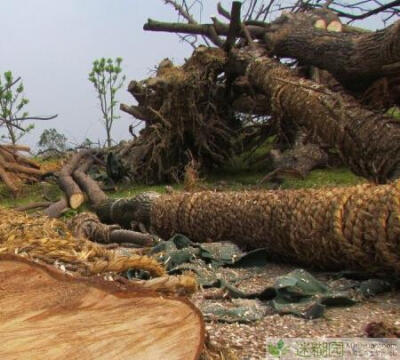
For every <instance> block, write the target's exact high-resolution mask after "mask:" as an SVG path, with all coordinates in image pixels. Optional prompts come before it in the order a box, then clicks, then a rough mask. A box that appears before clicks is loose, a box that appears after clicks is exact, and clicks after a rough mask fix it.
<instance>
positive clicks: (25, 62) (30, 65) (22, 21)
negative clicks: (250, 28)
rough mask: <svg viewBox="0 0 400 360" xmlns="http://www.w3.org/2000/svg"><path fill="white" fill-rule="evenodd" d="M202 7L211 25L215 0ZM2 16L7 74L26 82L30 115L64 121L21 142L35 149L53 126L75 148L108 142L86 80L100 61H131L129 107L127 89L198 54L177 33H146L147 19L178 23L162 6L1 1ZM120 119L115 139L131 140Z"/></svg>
mask: <svg viewBox="0 0 400 360" xmlns="http://www.w3.org/2000/svg"><path fill="white" fill-rule="evenodd" d="M222 2H223V3H225V4H229V3H230V1H222ZM203 3H204V10H203V20H205V21H207V19H208V18H209V16H210V15H211V14H213V13H215V12H216V1H213V0H203ZM227 7H228V8H229V6H227ZM0 14H1V37H0V54H1V58H0V72H1V73H3V72H4V71H7V70H12V72H13V74H14V75H15V77H17V76H21V77H22V79H23V82H24V85H25V94H26V96H27V97H28V98H29V99H30V104H29V105H27V110H28V111H29V113H30V114H32V115H50V114H58V118H57V119H55V120H52V121H47V122H45V121H37V122H35V126H36V128H35V130H34V131H33V132H32V133H31V134H30V135H28V136H26V138H24V139H23V140H22V141H21V142H22V143H25V144H28V145H31V146H34V145H35V144H36V143H37V141H38V139H39V136H40V134H41V133H42V131H43V129H45V128H47V127H55V128H56V129H57V130H58V131H60V132H62V133H64V134H65V135H66V136H67V137H68V139H69V140H71V141H72V142H75V143H80V142H81V141H83V140H84V139H85V138H86V137H88V138H90V139H91V140H94V141H97V140H98V139H100V140H102V141H104V139H105V132H104V130H103V127H102V124H101V115H100V111H99V105H98V102H97V98H96V93H95V90H94V88H93V86H92V84H91V83H90V82H89V81H88V80H87V78H88V73H89V71H90V69H91V64H92V62H93V60H94V59H96V58H100V57H113V58H115V57H117V56H121V57H122V58H123V59H124V61H123V63H122V67H123V71H124V73H125V74H126V75H127V82H126V84H125V86H124V88H123V89H121V90H120V93H119V100H120V101H121V102H125V103H128V104H130V103H132V102H133V100H132V98H131V96H130V94H128V93H127V92H126V90H125V88H126V87H127V85H128V83H129V81H130V80H133V79H136V80H141V79H143V78H145V77H147V76H148V75H149V72H150V70H151V69H152V68H154V66H155V65H156V64H158V63H159V62H160V61H161V60H162V59H163V58H165V57H169V58H172V59H173V60H175V61H176V62H177V63H181V62H182V61H183V59H184V57H185V56H188V55H190V53H191V51H192V49H191V48H190V47H189V46H188V45H186V44H183V43H181V42H179V39H178V38H177V37H176V36H175V35H173V34H163V33H153V32H145V31H143V30H142V27H143V24H144V23H145V22H146V20H147V18H153V19H159V20H164V21H174V20H176V18H177V16H176V14H175V12H174V11H173V10H172V9H171V8H170V7H167V6H165V5H164V4H163V2H162V1H161V0H0ZM120 115H121V119H118V120H117V121H116V123H115V126H114V129H113V137H114V139H115V140H120V139H123V138H129V134H128V130H127V128H128V126H129V124H131V123H132V117H131V116H130V115H127V114H124V113H122V112H121V114H120Z"/></svg>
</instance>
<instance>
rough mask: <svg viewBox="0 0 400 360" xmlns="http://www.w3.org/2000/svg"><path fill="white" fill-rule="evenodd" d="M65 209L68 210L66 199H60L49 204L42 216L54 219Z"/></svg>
mask: <svg viewBox="0 0 400 360" xmlns="http://www.w3.org/2000/svg"><path fill="white" fill-rule="evenodd" d="M66 209H68V201H67V199H66V198H62V199H60V200H58V201H57V202H55V203H53V204H51V205H50V206H49V207H48V208H47V209H46V210H44V211H43V214H44V215H46V216H48V217H49V218H54V219H56V218H59V217H60V216H61V215H62V213H63V212H64V211H65V210H66Z"/></svg>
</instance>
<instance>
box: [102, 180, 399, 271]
mask: <svg viewBox="0 0 400 360" xmlns="http://www.w3.org/2000/svg"><path fill="white" fill-rule="evenodd" d="M140 199H144V202H143V204H144V207H145V209H146V211H145V212H142V213H141V220H140V221H142V222H147V223H150V224H151V227H152V229H153V230H154V231H155V232H156V233H157V234H158V235H159V236H161V237H163V238H169V237H170V236H172V235H173V234H175V233H182V234H185V235H187V236H188V237H189V238H191V239H192V240H193V241H197V242H205V241H209V240H211V241H221V240H229V241H233V242H235V243H236V244H238V245H240V246H242V247H244V248H253V249H254V248H267V250H268V252H269V254H270V256H271V258H273V259H282V260H285V261H290V262H291V263H298V264H302V265H307V266H311V267H317V268H320V269H325V270H329V269H332V270H340V269H342V270H343V269H348V270H350V269H351V270H360V269H362V270H365V271H371V272H389V273H390V272H395V273H396V274H399V273H400V251H399V250H400V243H399V239H400V222H399V219H400V200H399V199H400V185H399V183H396V184H391V185H360V186H354V187H348V188H330V189H318V190H316V189H312V190H280V191H279V190H278V191H263V192H262V191H260V192H256V191H253V192H226V193H224V192H199V193H177V194H173V195H163V196H159V197H154V196H153V197H152V200H151V203H152V204H151V206H150V210H151V211H150V213H149V212H148V208H149V200H150V198H149V197H146V196H144V195H142V196H141V197H137V198H134V199H131V200H126V203H130V204H135V206H136V209H131V211H130V214H138V213H140V208H141V201H140ZM108 206H109V207H110V206H111V207H112V206H113V205H112V203H108ZM115 208H118V203H116V204H115ZM104 213H105V211H104V209H102V214H104ZM143 215H146V216H149V218H147V219H145V218H144V217H143ZM99 216H100V219H101V220H103V218H102V217H101V214H100V213H99ZM123 220H124V221H123V224H127V223H129V219H128V218H127V217H126V218H124V219H123ZM131 220H134V221H135V220H136V219H135V218H131ZM117 221H118V219H117V218H114V220H113V222H117Z"/></svg>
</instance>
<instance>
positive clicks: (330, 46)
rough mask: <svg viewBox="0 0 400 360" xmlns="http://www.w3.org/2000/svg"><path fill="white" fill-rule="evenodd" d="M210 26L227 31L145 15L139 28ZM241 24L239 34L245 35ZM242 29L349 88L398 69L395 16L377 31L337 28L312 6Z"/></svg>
mask: <svg viewBox="0 0 400 360" xmlns="http://www.w3.org/2000/svg"><path fill="white" fill-rule="evenodd" d="M321 24H323V25H322V26H321ZM332 24H335V26H333V25H332ZM330 25H331V26H330ZM338 25H339V26H338ZM211 29H213V31H215V33H216V34H217V35H224V36H227V35H228V32H229V24H223V23H220V22H214V24H204V25H200V24H181V23H165V22H159V21H154V20H148V22H147V23H146V24H145V25H144V30H150V31H162V32H174V33H185V34H200V35H205V36H209V34H210V32H211V31H212V30H211ZM243 29H244V28H242V31H241V32H240V33H239V34H238V35H239V36H241V37H243V38H245V37H246V34H245V31H244V30H243ZM246 29H247V31H248V32H249V33H250V34H251V36H252V38H253V39H257V40H258V41H259V42H260V43H261V44H263V45H264V46H265V48H266V49H267V50H268V53H269V55H276V56H279V57H290V58H295V59H297V60H299V61H300V62H301V63H303V64H307V65H313V66H317V67H319V68H321V69H326V70H328V71H329V72H330V73H331V74H333V75H334V76H335V77H336V78H337V79H338V80H339V81H341V82H342V83H343V84H344V85H345V86H346V87H348V88H350V89H352V90H360V89H361V90H365V89H366V88H367V87H368V86H369V85H370V84H371V83H372V82H373V81H374V80H375V79H377V78H380V77H382V76H385V75H392V74H393V73H397V74H399V73H400V67H399V61H400V36H399V34H400V21H398V22H396V23H395V24H393V25H392V26H389V27H387V28H386V29H384V30H381V31H377V32H371V33H368V32H366V33H354V32H337V31H340V30H341V27H340V23H339V22H338V19H337V17H336V15H334V14H332V13H331V12H329V11H326V10H325V11H323V10H314V11H313V12H308V13H307V12H306V13H304V12H300V13H295V14H293V13H292V14H283V15H282V16H281V17H279V18H278V19H277V20H275V21H274V22H272V23H270V24H267V23H261V22H251V23H250V25H248V26H246ZM329 30H333V31H329Z"/></svg>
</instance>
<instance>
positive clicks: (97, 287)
mask: <svg viewBox="0 0 400 360" xmlns="http://www.w3.org/2000/svg"><path fill="white" fill-rule="evenodd" d="M10 274H12V276H10ZM26 274H29V279H28V281H27V277H26ZM0 278H1V279H2V286H1V290H0V293H1V296H0V306H1V311H2V321H1V324H0V331H1V333H2V342H3V344H2V346H1V348H0V356H1V357H2V358H4V359H5V358H7V359H10V358H21V357H28V358H30V359H42V358H43V354H44V353H46V357H47V358H48V359H60V358H68V357H72V358H74V357H76V356H79V358H80V359H82V360H83V359H88V360H89V359H93V358H96V359H110V357H111V358H118V359H128V358H129V359H137V360H142V359H161V358H162V359H166V360H169V359H170V360H189V359H193V360H194V359H199V357H200V353H201V352H202V351H203V348H204V334H205V329H204V322H203V318H202V315H201V313H200V312H199V310H197V309H196V308H195V307H194V305H193V304H191V303H190V302H189V301H187V300H184V299H183V298H177V297H164V296H160V294H159V293H156V292H154V291H151V290H145V289H143V288H142V287H140V286H135V284H133V283H129V282H128V281H125V282H119V283H118V282H110V281H105V280H103V279H100V278H98V277H96V278H85V279H83V278H74V277H71V276H69V275H66V274H64V273H62V272H60V271H57V270H56V269H54V268H51V267H49V266H44V265H39V264H37V263H34V262H31V261H28V260H24V259H23V258H20V257H17V256H10V255H8V256H5V255H2V256H0ZM66 294H67V296H66ZM60 316H61V318H60ZM60 319H61V321H60ZM110 342H112V346H111V347H110Z"/></svg>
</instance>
